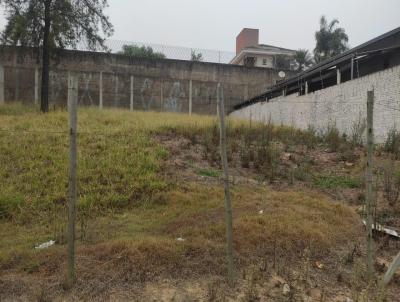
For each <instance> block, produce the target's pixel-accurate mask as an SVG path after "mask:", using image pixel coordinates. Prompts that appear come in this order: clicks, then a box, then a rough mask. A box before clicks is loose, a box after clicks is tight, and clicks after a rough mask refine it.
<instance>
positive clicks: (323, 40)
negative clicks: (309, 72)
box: [314, 16, 349, 63]
mask: <svg viewBox="0 0 400 302" xmlns="http://www.w3.org/2000/svg"><path fill="white" fill-rule="evenodd" d="M338 23H339V21H338V20H337V19H333V20H332V21H331V22H330V23H328V20H327V19H326V17H325V16H322V17H321V19H320V28H319V31H317V32H316V33H315V40H316V46H315V49H314V60H315V62H316V63H320V62H322V61H324V60H326V59H329V58H332V57H334V56H336V55H338V54H341V53H342V52H344V51H346V50H347V49H348V45H347V42H348V41H349V37H348V36H347V34H346V33H345V31H344V29H343V28H341V27H336V25H337V24H338Z"/></svg>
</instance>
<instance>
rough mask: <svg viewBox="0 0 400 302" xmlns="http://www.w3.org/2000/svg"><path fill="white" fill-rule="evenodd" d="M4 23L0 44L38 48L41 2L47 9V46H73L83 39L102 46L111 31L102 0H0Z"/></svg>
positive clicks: (91, 46)
mask: <svg viewBox="0 0 400 302" xmlns="http://www.w3.org/2000/svg"><path fill="white" fill-rule="evenodd" d="M0 4H1V5H3V6H4V8H5V12H6V19H7V24H6V26H5V28H4V31H3V32H2V35H1V40H2V43H4V44H12V45H22V46H33V47H39V46H41V45H43V35H44V26H45V22H44V20H45V15H44V14H45V9H44V7H45V4H46V5H49V8H50V20H49V21H50V23H51V26H50V33H49V46H50V47H60V48H65V47H67V46H71V47H76V46H77V43H78V42H81V41H86V44H87V45H88V47H89V48H91V49H96V48H98V47H99V46H104V38H103V37H102V36H100V34H99V32H100V31H101V32H102V33H103V35H104V36H105V37H108V36H110V35H111V34H112V33H113V27H112V25H111V23H110V21H109V18H108V17H107V16H105V15H104V14H103V11H104V9H105V8H107V7H108V4H107V1H106V0H91V1H81V0H57V1H56V0H20V1H15V0H2V1H0Z"/></svg>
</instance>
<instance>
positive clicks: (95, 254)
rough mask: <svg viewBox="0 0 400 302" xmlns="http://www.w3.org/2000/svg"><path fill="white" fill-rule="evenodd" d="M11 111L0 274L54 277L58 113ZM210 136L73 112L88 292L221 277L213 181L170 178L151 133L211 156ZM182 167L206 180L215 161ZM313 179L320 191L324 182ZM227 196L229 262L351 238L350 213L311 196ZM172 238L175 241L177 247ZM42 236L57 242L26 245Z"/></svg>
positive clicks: (62, 194) (61, 172) (151, 119)
mask: <svg viewBox="0 0 400 302" xmlns="http://www.w3.org/2000/svg"><path fill="white" fill-rule="evenodd" d="M18 106H19V105H17V106H15V107H13V106H6V107H7V108H1V107H0V129H1V130H7V131H0V167H1V169H0V183H1V186H0V237H1V238H2V240H0V269H1V270H4V271H11V272H13V273H15V274H33V276H34V277H35V278H38V279H40V278H41V277H42V276H43V275H44V276H46V278H47V277H48V276H52V277H55V276H58V277H60V276H62V274H63V272H64V265H65V249H66V246H65V230H66V223H67V200H68V198H67V196H68V144H69V137H68V115H67V112H62V111H56V112H51V113H49V114H40V113H38V112H35V111H30V110H25V109H24V108H23V107H18ZM229 126H230V130H229V131H230V132H229V133H230V134H229V135H230V137H231V138H234V137H240V138H242V137H243V136H244V135H250V136H252V137H253V139H257V138H258V137H259V135H264V134H263V131H264V130H265V129H266V128H265V126H260V127H258V126H257V125H256V124H253V125H252V127H253V128H254V131H255V132H256V134H254V133H253V132H252V130H251V129H249V127H248V126H246V125H245V123H244V122H240V121H235V120H230V121H229ZM217 130H218V129H217V127H216V123H215V118H214V117H208V116H197V115H192V116H188V115H180V114H172V113H155V112H129V111H123V110H103V111H99V110H97V109H94V108H84V109H80V110H79V115H78V132H79V136H78V192H79V202H78V211H77V212H78V219H77V259H78V260H77V271H78V272H79V273H80V274H82V275H81V276H87V278H88V279H91V280H92V279H93V280H97V281H98V283H97V284H104V280H115V281H113V282H115V283H118V282H127V283H129V284H131V282H144V281H147V280H154V279H155V278H156V277H159V276H167V277H169V278H171V277H177V278H185V276H188V275H192V276H193V275H196V276H199V275H209V274H217V275H222V274H225V240H226V239H225V238H226V237H225V236H226V233H225V209H224V190H223V187H222V185H221V184H220V182H219V181H217V180H215V181H214V182H213V181H212V179H207V180H206V181H204V182H203V183H202V182H201V181H198V182H193V181H191V180H182V179H180V178H179V173H180V171H173V173H175V174H176V175H173V177H170V175H169V174H167V172H169V171H166V169H164V167H165V164H166V163H167V161H169V160H170V159H172V160H173V159H174V158H173V154H170V152H169V151H168V150H167V149H166V148H165V147H163V146H162V145H161V144H160V143H159V142H158V141H157V140H156V137H157V135H161V134H162V135H165V134H167V133H168V134H171V135H182V134H184V136H185V137H187V138H189V139H190V140H191V141H192V143H193V144H195V143H196V144H197V142H198V141H199V136H203V137H207V139H209V141H208V143H209V145H210V147H211V146H213V148H214V149H213V150H214V151H215V148H216V145H215V143H214V141H215V135H216V133H218V131H217ZM274 131H275V132H276V133H278V134H277V135H279V136H282V139H283V137H284V135H290V136H292V135H294V134H293V133H294V132H293V131H291V130H287V129H279V128H276V129H275V130H274ZM285 133H286V134H285ZM296 133H297V132H296ZM200 139H202V137H200ZM192 168H193V169H194V171H195V172H196V173H197V174H198V175H202V176H206V177H209V178H218V177H219V176H220V173H221V172H220V171H219V170H218V168H217V167H216V166H215V165H214V166H210V167H201V168H200V167H199V168H196V167H195V166H193V167H192ZM323 183H324V184H325V185H326V183H328V184H330V185H331V183H332V180H330V181H326V180H325V182H323ZM333 183H334V184H335V185H337V184H338V183H339V184H340V185H343V183H345V184H346V185H347V182H343V181H338V180H335V181H333ZM232 200H233V213H234V240H235V257H236V258H237V261H238V263H240V264H239V266H241V267H245V266H246V265H250V264H252V263H256V262H255V261H260V259H272V258H271V256H272V255H274V251H276V250H278V251H281V252H282V255H281V258H282V261H283V260H284V259H286V258H285V257H288V259H297V258H298V257H299V255H300V254H301V253H302V252H303V251H304V249H305V248H312V252H313V255H315V256H318V257H322V256H326V255H327V254H329V253H331V251H332V250H333V249H335V248H336V247H337V246H340V245H342V244H347V243H349V242H353V241H354V240H355V238H357V236H358V235H359V230H360V228H359V227H360V226H361V225H358V224H357V221H358V218H357V215H356V214H355V213H354V212H353V211H352V210H351V209H350V208H349V207H347V206H345V205H342V204H339V203H336V202H334V201H332V200H329V199H327V198H326V197H325V196H323V195H320V194H317V193H315V192H308V191H307V192H303V191H299V192H290V191H289V192H283V191H282V192H274V191H272V190H271V189H269V188H268V187H266V186H265V185H257V184H254V183H248V184H238V185H235V186H234V187H233V188H232ZM261 209H263V210H264V214H263V215H260V214H259V211H260V210H261ZM178 237H183V238H184V239H185V241H183V242H179V241H177V240H176V238H178ZM50 239H55V240H56V241H57V244H56V245H55V246H53V247H51V248H49V249H47V250H42V251H38V250H35V249H34V246H35V245H36V244H39V243H43V242H45V241H48V240H50ZM257 259H258V260H257ZM99 268H101V269H99ZM239 269H240V268H239ZM85 278H86V277H85ZM58 279H59V278H58ZM58 279H57V280H58ZM121 280H123V281H121ZM93 284H96V282H95V281H93V282H90V284H89V285H88V286H92V285H93ZM113 284H114V283H112V282H111V283H110V284H109V283H107V285H106V286H113ZM81 285H82V284H81ZM57 286H58V288H61V286H60V285H59V284H58V285H57ZM78 288H79V287H78ZM81 288H82V287H81ZM90 290H91V291H92V292H95V291H96V289H95V288H91V289H90ZM103 290H104V289H103V288H102V289H101V291H103ZM49 292H51V291H49ZM28 296H29V294H28Z"/></svg>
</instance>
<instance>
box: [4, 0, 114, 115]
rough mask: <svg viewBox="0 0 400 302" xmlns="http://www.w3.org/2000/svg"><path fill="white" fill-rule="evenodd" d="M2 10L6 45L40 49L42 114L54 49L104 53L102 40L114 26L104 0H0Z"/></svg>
mask: <svg viewBox="0 0 400 302" xmlns="http://www.w3.org/2000/svg"><path fill="white" fill-rule="evenodd" d="M0 5H2V6H3V7H4V8H5V16H6V19H7V24H6V26H5V29H4V30H3V32H2V33H1V36H0V38H1V41H2V43H3V44H6V45H15V46H32V47H41V48H42V49H43V52H42V89H41V110H42V111H43V112H47V111H48V108H49V100H48V91H49V67H50V54H51V50H52V49H53V48H55V47H57V48H65V47H72V48H76V47H77V45H78V43H80V42H85V43H86V48H89V49H91V50H95V49H97V48H103V49H105V48H106V47H105V45H104V42H105V38H107V37H109V36H110V35H111V34H112V33H113V26H112V24H111V23H110V20H109V18H108V17H107V16H105V15H104V13H103V11H104V9H105V8H106V7H108V3H107V0H0Z"/></svg>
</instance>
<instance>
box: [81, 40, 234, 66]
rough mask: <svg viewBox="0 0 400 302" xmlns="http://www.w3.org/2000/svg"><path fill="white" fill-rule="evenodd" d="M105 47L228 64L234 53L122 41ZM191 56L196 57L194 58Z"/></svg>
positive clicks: (106, 43)
mask: <svg viewBox="0 0 400 302" xmlns="http://www.w3.org/2000/svg"><path fill="white" fill-rule="evenodd" d="M104 44H105V46H106V48H107V49H108V51H109V52H111V53H120V52H122V51H123V48H124V46H137V47H145V48H148V47H150V48H151V49H152V50H153V51H154V52H155V53H158V54H162V55H164V56H165V58H166V59H175V60H187V61H191V60H193V59H195V60H199V61H202V62H210V63H221V64H228V63H229V62H230V61H231V60H232V59H233V58H234V57H235V52H233V51H226V50H215V49H204V48H196V47H184V46H173V45H166V44H157V43H145V42H135V41H123V40H112V39H109V40H106V41H105V43H104ZM76 49H77V50H82V51H87V50H91V49H89V48H88V47H87V45H86V44H85V43H83V42H82V43H79V44H78V45H77V46H76ZM192 55H197V57H196V58H194V57H193V56H192Z"/></svg>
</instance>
